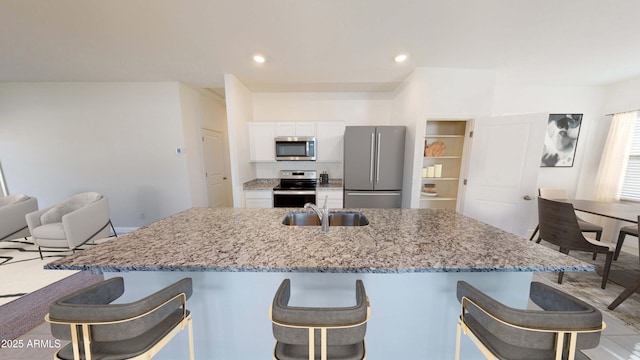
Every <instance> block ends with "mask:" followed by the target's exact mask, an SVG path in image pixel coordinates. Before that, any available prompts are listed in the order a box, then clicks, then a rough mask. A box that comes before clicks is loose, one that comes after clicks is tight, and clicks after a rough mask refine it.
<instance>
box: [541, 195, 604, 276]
mask: <svg viewBox="0 0 640 360" xmlns="http://www.w3.org/2000/svg"><path fill="white" fill-rule="evenodd" d="M538 221H539V222H540V237H539V238H540V239H541V240H544V241H547V242H549V243H551V244H554V245H557V246H559V247H560V249H559V250H560V252H561V253H564V254H567V255H568V254H569V251H572V250H576V251H588V252H591V253H594V254H606V255H607V258H606V260H605V264H604V272H603V274H602V286H601V287H602V288H603V289H604V288H605V287H606V286H607V279H608V278H609V270H610V269H611V261H612V260H613V250H614V247H615V245H613V244H611V243H605V242H601V241H596V240H593V239H589V238H586V237H585V236H584V235H583V234H582V230H581V229H580V226H579V225H578V218H577V217H576V213H575V210H574V209H573V205H571V204H570V203H565V202H560V201H554V200H548V199H544V198H541V197H539V198H538ZM563 275H564V272H560V274H559V275H558V283H562V277H563Z"/></svg>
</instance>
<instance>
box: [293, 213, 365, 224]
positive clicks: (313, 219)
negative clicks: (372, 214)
mask: <svg viewBox="0 0 640 360" xmlns="http://www.w3.org/2000/svg"><path fill="white" fill-rule="evenodd" d="M282 223H283V224H285V225H290V226H320V219H319V218H318V215H317V214H316V213H315V212H312V211H296V212H290V213H287V215H285V216H284V219H282ZM365 225H369V219H367V217H366V216H364V214H363V213H361V212H358V211H330V212H329V227H331V226H365Z"/></svg>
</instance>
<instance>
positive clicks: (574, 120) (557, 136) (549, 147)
mask: <svg viewBox="0 0 640 360" xmlns="http://www.w3.org/2000/svg"><path fill="white" fill-rule="evenodd" d="M580 125H582V114H551V115H549V122H548V123H547V132H546V134H545V137H544V149H543V151H542V161H541V163H540V166H541V167H572V166H573V160H574V157H575V154H576V147H577V146H578V136H579V135H580Z"/></svg>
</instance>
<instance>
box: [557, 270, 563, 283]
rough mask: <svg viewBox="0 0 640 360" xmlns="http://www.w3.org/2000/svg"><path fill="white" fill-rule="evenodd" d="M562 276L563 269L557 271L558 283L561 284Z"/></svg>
mask: <svg viewBox="0 0 640 360" xmlns="http://www.w3.org/2000/svg"><path fill="white" fill-rule="evenodd" d="M563 277H564V271H560V272H559V273H558V284H562V278H563Z"/></svg>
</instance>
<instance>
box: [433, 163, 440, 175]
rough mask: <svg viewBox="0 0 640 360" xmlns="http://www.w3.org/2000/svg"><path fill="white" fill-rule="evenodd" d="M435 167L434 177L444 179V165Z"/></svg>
mask: <svg viewBox="0 0 640 360" xmlns="http://www.w3.org/2000/svg"><path fill="white" fill-rule="evenodd" d="M433 166H434V173H433V176H434V177H437V178H439V177H442V164H435V165H433Z"/></svg>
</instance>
